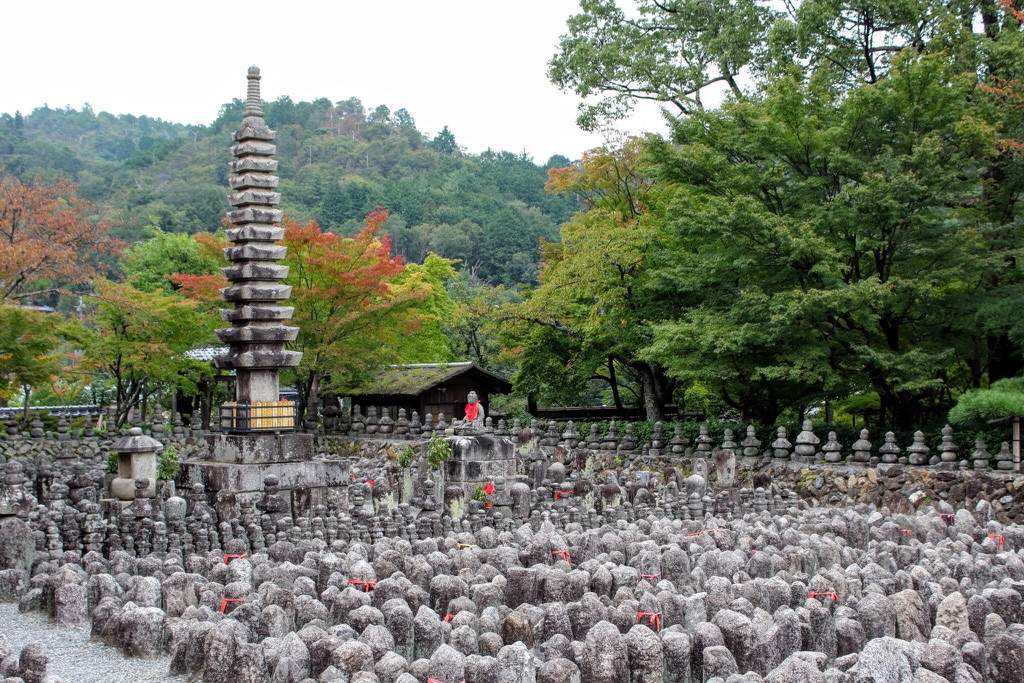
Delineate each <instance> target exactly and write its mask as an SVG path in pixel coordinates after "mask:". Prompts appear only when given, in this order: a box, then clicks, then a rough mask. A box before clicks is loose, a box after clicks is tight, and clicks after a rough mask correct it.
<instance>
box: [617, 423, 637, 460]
mask: <svg viewBox="0 0 1024 683" xmlns="http://www.w3.org/2000/svg"><path fill="white" fill-rule="evenodd" d="M619 450H620V451H623V452H625V453H632V452H634V451H636V436H634V434H633V423H632V422H627V423H626V430H625V432H624V433H623V434H622V441H620V442H619Z"/></svg>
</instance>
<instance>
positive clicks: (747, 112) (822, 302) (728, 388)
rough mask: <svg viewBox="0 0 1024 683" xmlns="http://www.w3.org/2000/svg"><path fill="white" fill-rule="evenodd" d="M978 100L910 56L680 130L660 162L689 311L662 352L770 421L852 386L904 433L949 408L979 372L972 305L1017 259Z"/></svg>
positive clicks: (662, 146) (672, 274)
mask: <svg viewBox="0 0 1024 683" xmlns="http://www.w3.org/2000/svg"><path fill="white" fill-rule="evenodd" d="M972 88H973V83H972V82H971V81H970V80H968V79H965V78H963V77H962V76H961V74H960V73H959V72H958V70H957V69H955V68H954V67H952V66H951V65H950V63H949V61H948V60H947V59H944V58H943V57H941V56H938V55H936V56H925V57H922V58H919V59H910V58H906V59H901V60H897V62H896V64H895V65H894V67H893V70H892V71H891V73H890V74H889V75H888V76H887V77H886V78H885V79H884V80H881V81H879V82H878V83H876V84H874V85H872V86H870V87H863V88H859V89H857V90H854V91H852V92H850V93H849V94H848V95H845V96H842V95H840V94H839V93H838V92H837V91H836V90H835V89H834V88H833V87H832V86H831V83H830V82H829V80H828V79H824V78H822V79H812V80H811V81H809V82H805V81H804V80H803V79H801V78H800V76H799V75H798V74H796V73H793V74H792V75H790V76H788V77H786V78H783V79H780V80H778V81H776V82H774V83H773V84H772V85H771V86H770V87H769V88H768V90H767V92H766V94H765V96H764V98H763V99H761V100H759V101H756V102H755V101H747V102H736V103H732V104H727V105H726V106H724V107H723V108H722V109H721V110H720V111H716V112H705V113H701V114H697V115H694V116H693V117H690V118H689V119H686V120H680V121H679V122H677V124H676V127H675V129H674V133H673V138H674V143H675V144H668V143H664V142H656V143H654V144H653V145H652V149H653V153H654V155H655V157H656V159H657V172H658V175H659V178H661V179H663V180H664V181H666V183H667V184H668V185H669V186H670V187H671V193H672V200H671V201H672V203H671V205H670V208H669V210H668V212H667V216H669V219H668V225H669V226H670V228H671V231H672V235H673V237H674V239H676V240H677V242H676V243H675V246H674V248H672V249H671V250H670V251H669V252H668V253H666V254H665V256H664V258H663V262H664V263H663V265H662V266H661V267H660V268H659V271H660V275H659V282H660V283H661V284H662V286H664V287H665V289H664V290H663V292H662V295H663V296H671V297H673V298H674V299H675V300H676V301H677V304H678V305H679V306H680V307H681V309H682V310H681V313H682V314H681V315H680V316H679V317H678V318H677V319H676V320H672V321H666V322H665V323H663V324H662V325H660V326H659V328H658V332H657V335H656V341H655V344H654V345H653V346H652V348H651V355H652V357H656V358H661V359H663V360H664V362H666V363H668V364H669V365H670V367H671V368H672V369H673V371H674V374H676V375H677V376H680V377H686V378H689V379H701V380H703V381H707V382H709V383H711V384H712V385H713V386H714V387H715V389H716V390H717V391H718V392H719V393H720V395H721V397H722V399H723V400H725V401H726V403H728V404H730V405H733V406H734V407H736V408H738V409H739V410H740V411H741V412H743V414H744V415H745V416H746V417H748V418H750V417H752V418H760V419H763V420H764V421H768V422H770V421H771V420H772V419H774V418H775V417H776V415H777V413H778V411H779V410H780V409H781V408H782V407H784V406H783V404H782V403H780V401H786V402H788V403H789V404H790V405H792V406H799V405H803V404H805V403H806V402H807V401H809V400H811V399H825V398H828V397H829V395H831V394H839V395H846V394H849V393H853V392H855V391H869V392H874V393H876V394H877V395H878V397H879V401H880V408H881V411H882V418H883V420H884V421H885V422H887V423H890V424H896V425H898V426H901V427H910V426H912V424H913V423H914V422H915V421H919V420H921V419H922V418H924V417H927V416H928V415H929V414H935V412H936V411H939V410H940V409H941V405H942V404H944V403H945V402H946V401H948V398H949V395H950V392H951V390H953V389H955V388H957V387H960V386H964V385H969V384H970V382H971V377H970V376H969V372H970V368H971V367H972V366H979V367H980V366H983V364H984V360H985V359H984V356H983V355H982V352H981V351H979V349H978V348H977V345H976V344H975V343H974V342H973V340H972V339H971V336H972V335H971V329H972V327H973V326H974V325H975V320H974V315H975V313H976V306H977V301H978V297H979V295H980V294H981V293H983V292H985V291H986V290H987V289H988V286H989V282H988V278H987V273H988V272H989V271H991V270H993V269H998V268H999V267H1000V264H1001V263H1002V262H1003V260H1004V259H1005V258H1007V257H1012V256H1013V255H1014V254H1016V250H1017V249H1018V246H1017V245H1014V246H1012V247H1010V248H1009V250H1008V251H1006V250H1002V251H998V250H993V249H992V247H993V243H991V242H990V241H988V240H986V239H985V228H986V225H987V223H988V217H987V216H986V213H985V211H984V210H983V208H981V207H979V203H978V199H979V197H980V193H981V190H982V183H983V175H982V174H983V173H984V169H985V166H986V164H987V163H988V162H989V160H990V159H991V157H992V155H993V153H994V150H995V146H994V138H993V134H992V130H991V128H990V127H988V126H986V125H984V124H983V123H981V122H979V121H978V120H977V118H976V117H975V115H974V114H973V113H972V111H971V110H970V109H969V104H968V103H969V102H970V94H971V89H972ZM1018 245H1019V243H1018ZM694 375H697V376H696V377H694Z"/></svg>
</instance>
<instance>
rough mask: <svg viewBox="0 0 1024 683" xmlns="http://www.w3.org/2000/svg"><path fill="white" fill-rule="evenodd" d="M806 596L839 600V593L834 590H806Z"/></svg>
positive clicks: (833, 600)
mask: <svg viewBox="0 0 1024 683" xmlns="http://www.w3.org/2000/svg"><path fill="white" fill-rule="evenodd" d="M807 597H808V598H830V599H831V600H832V602H839V594H838V593H836V592H835V591H808V592H807Z"/></svg>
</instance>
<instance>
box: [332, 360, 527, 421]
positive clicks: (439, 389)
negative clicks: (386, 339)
mask: <svg viewBox="0 0 1024 683" xmlns="http://www.w3.org/2000/svg"><path fill="white" fill-rule="evenodd" d="M472 390H475V391H476V393H477V395H478V396H479V397H480V403H481V404H483V407H484V412H485V413H486V414H487V415H491V410H490V407H491V405H490V404H491V401H490V399H491V396H493V395H495V394H508V393H511V391H512V384H511V383H510V382H509V381H508V380H507V379H505V378H504V377H501V376H500V375H496V374H494V373H493V372H489V371H487V370H484V369H483V368H481V367H480V366H478V365H476V364H475V363H470V362H461V363H413V364H410V365H389V366H387V367H385V368H382V369H381V370H380V371H379V372H378V373H377V374H376V375H375V376H374V377H373V378H372V379H371V380H370V381H368V382H366V383H364V384H363V385H362V386H361V387H360V388H359V389H358V390H356V391H352V392H349V393H348V396H349V397H351V399H352V403H353V404H355V405H359V406H361V407H362V408H363V409H364V410H365V409H366V408H369V407H370V406H373V407H375V408H377V413H378V414H379V415H385V414H387V415H390V416H391V417H392V419H395V418H397V417H398V410H399V409H400V408H405V411H406V414H408V415H411V414H412V411H414V410H415V411H417V412H418V413H419V414H420V415H426V414H427V413H431V414H433V415H437V414H439V413H444V414H445V415H446V416H447V417H448V418H449V419H451V418H454V419H457V420H461V419H463V418H464V417H465V415H464V414H463V413H464V411H465V407H466V396H467V395H468V394H469V392H470V391H472Z"/></svg>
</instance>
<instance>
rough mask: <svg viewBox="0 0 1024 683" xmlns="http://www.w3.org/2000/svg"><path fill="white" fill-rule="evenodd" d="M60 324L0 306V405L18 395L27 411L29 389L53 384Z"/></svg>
mask: <svg viewBox="0 0 1024 683" xmlns="http://www.w3.org/2000/svg"><path fill="white" fill-rule="evenodd" d="M60 322H61V321H60V318H59V316H56V315H54V314H50V315H47V314H44V313H39V312H37V311H33V310H30V309H26V308H22V307H20V306H13V305H10V304H0V405H6V403H7V402H8V401H9V400H10V399H11V398H12V397H14V396H15V395H17V394H18V393H19V392H20V393H21V394H22V397H23V399H24V407H25V410H26V411H27V410H28V400H29V398H30V397H31V394H32V388H33V387H41V386H43V385H46V384H53V383H54V382H55V380H56V378H57V374H58V372H59V370H60V366H61V361H60V354H59V353H58V350H59V349H58V347H59V344H60V336H59V330H60V328H61V325H60Z"/></svg>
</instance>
